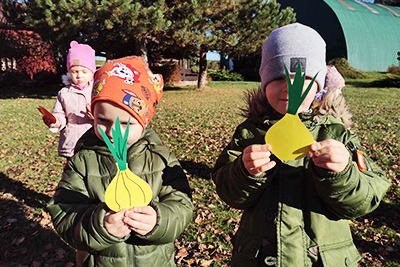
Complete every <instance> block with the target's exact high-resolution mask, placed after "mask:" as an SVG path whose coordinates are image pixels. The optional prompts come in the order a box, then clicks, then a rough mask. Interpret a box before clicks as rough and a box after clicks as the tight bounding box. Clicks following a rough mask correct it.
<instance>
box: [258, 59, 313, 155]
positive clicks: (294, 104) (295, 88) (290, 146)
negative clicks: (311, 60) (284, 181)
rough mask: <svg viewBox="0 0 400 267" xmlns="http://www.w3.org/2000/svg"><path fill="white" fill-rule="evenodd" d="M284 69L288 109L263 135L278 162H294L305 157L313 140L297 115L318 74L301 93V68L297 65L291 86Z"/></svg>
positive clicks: (288, 76)
mask: <svg viewBox="0 0 400 267" xmlns="http://www.w3.org/2000/svg"><path fill="white" fill-rule="evenodd" d="M283 66H284V68H285V74H286V81H287V84H288V107H287V111H286V114H285V116H283V118H282V119H280V120H279V121H278V122H276V123H275V124H274V125H272V127H271V128H269V130H268V131H267V134H266V135H265V143H266V144H268V145H270V146H271V152H272V153H274V154H275V156H277V157H278V158H279V159H280V160H295V159H301V158H303V157H305V156H307V154H308V152H309V151H310V146H311V145H312V144H313V143H314V138H313V137H312V135H311V133H310V132H309V131H308V129H307V128H306V127H305V126H304V124H303V123H302V122H301V120H300V118H299V116H298V115H297V110H298V109H299V107H300V105H301V103H303V100H304V99H305V98H306V96H307V94H308V92H309V91H310V89H311V86H312V84H313V83H314V81H315V78H316V77H317V75H318V73H317V74H316V75H315V76H314V78H313V79H312V81H311V83H310V84H309V85H308V87H307V89H306V90H305V92H304V93H302V92H303V86H304V81H305V78H306V77H305V74H303V75H302V74H301V66H300V64H298V65H297V69H296V73H295V75H294V81H293V84H291V82H290V75H289V72H288V70H287V68H286V65H285V64H283Z"/></svg>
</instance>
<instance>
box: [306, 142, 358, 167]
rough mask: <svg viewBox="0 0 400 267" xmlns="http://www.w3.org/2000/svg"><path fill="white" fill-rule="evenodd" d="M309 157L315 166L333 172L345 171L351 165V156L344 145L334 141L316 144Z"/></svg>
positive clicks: (313, 145) (312, 147)
mask: <svg viewBox="0 0 400 267" xmlns="http://www.w3.org/2000/svg"><path fill="white" fill-rule="evenodd" d="M308 155H309V156H310V158H312V160H313V161H314V164H315V165H317V166H318V167H321V168H325V169H328V170H331V171H333V172H341V171H343V170H344V169H345V168H346V166H347V164H349V156H350V154H349V151H348V150H347V149H346V147H345V146H344V144H343V143H341V142H339V141H336V140H334V139H327V140H323V141H321V142H315V143H314V144H312V145H311V151H310V152H308Z"/></svg>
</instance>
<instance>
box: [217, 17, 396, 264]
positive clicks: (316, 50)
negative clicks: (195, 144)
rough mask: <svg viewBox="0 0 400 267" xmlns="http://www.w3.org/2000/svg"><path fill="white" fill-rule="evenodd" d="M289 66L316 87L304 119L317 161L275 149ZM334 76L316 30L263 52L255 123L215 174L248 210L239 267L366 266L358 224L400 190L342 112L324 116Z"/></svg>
mask: <svg viewBox="0 0 400 267" xmlns="http://www.w3.org/2000/svg"><path fill="white" fill-rule="evenodd" d="M284 64H285V65H286V67H287V69H288V72H289V75H290V77H291V79H293V77H294V73H295V72H296V68H297V66H298V65H299V64H300V67H301V71H302V73H304V74H305V77H306V78H305V82H304V87H303V92H304V91H305V89H306V88H307V86H308V85H310V86H311V89H310V91H309V93H308V94H307V96H306V97H305V99H304V101H303V102H302V103H301V105H300V107H299V109H298V110H297V113H298V114H297V115H298V116H299V118H300V120H301V122H302V123H303V124H304V125H305V126H306V128H307V129H308V130H309V132H310V133H311V134H312V136H313V138H314V140H315V143H314V144H312V145H311V146H310V152H309V154H308V156H306V157H304V158H301V159H295V160H288V161H281V160H279V159H278V158H277V157H276V156H275V155H273V154H272V153H271V146H270V145H268V144H265V134H266V132H267V131H268V129H269V128H270V127H271V126H272V125H274V124H275V123H276V122H277V121H278V120H280V119H281V118H282V117H283V116H284V115H285V113H286V109H287V106H288V86H287V82H286V76H285V69H284ZM326 72H327V69H326V62H325V42H324V40H323V39H322V37H321V36H320V35H319V34H318V33H317V32H316V31H315V30H314V29H312V28H310V27H308V26H305V25H302V24H300V23H294V24H290V25H286V26H283V27H281V28H278V29H276V30H275V31H273V32H272V33H271V35H270V36H269V38H268V39H267V40H266V42H265V43H264V45H263V53H262V62H261V66H260V72H259V73H260V76H261V87H260V89H258V90H256V91H250V92H249V93H248V94H247V104H248V107H247V108H245V109H243V110H242V111H243V115H244V116H245V117H246V120H245V121H244V122H243V123H241V124H240V125H239V126H238V127H237V128H236V131H235V133H234V135H233V138H232V141H231V143H230V144H228V146H227V147H226V148H225V149H224V150H223V152H222V153H221V155H220V156H219V158H218V160H217V163H216V165H215V167H214V170H213V175H212V178H213V181H214V183H215V185H216V190H217V193H218V194H219V196H220V197H221V199H222V200H224V201H225V202H226V203H227V204H228V205H230V206H231V207H233V208H236V209H242V210H243V216H242V219H241V222H240V227H239V229H238V231H237V232H236V235H235V238H234V249H233V254H232V266H357V262H358V261H359V260H360V259H361V256H360V254H359V253H358V251H357V248H356V247H355V245H354V244H353V240H352V235H351V231H350V227H349V219H352V218H356V217H358V216H362V215H365V214H367V213H369V212H371V211H373V210H374V209H375V208H377V207H378V205H379V202H380V200H381V199H382V198H383V196H384V194H385V192H386V190H387V189H388V187H389V185H390V183H389V181H388V180H387V179H386V177H385V175H384V173H383V172H382V170H381V169H380V168H379V167H378V166H377V165H376V164H375V163H374V162H373V161H372V160H371V159H370V158H369V157H368V156H367V155H366V154H365V151H364V149H363V148H362V147H361V145H360V142H359V140H358V138H357V136H355V135H354V134H352V133H351V132H350V131H349V130H348V129H347V128H346V126H345V125H344V124H343V122H342V120H341V119H340V118H339V117H337V116H335V114H336V113H335V112H324V113H321V112H320V108H319V105H320V104H319V103H323V99H324V97H325V95H324V94H319V97H318V99H316V98H315V96H316V95H317V93H319V92H321V91H322V90H323V89H324V84H325V76H326ZM315 75H317V76H316V79H315V82H313V83H312V78H313V77H314V76H315ZM291 83H293V81H291ZM311 83H312V84H311ZM333 102H334V101H333ZM325 106H326V107H328V108H329V109H335V104H334V103H333V104H332V105H325ZM288 131H290V129H289V128H288ZM299 138H301V137H299Z"/></svg>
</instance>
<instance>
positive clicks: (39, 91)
mask: <svg viewBox="0 0 400 267" xmlns="http://www.w3.org/2000/svg"><path fill="white" fill-rule="evenodd" d="M61 88H63V85H62V84H47V85H34V86H33V85H26V86H23V85H15V86H4V87H1V86H0V99H12V98H34V99H48V98H53V97H56V96H57V93H58V91H60V90H61ZM193 90H196V86H168V87H164V91H193Z"/></svg>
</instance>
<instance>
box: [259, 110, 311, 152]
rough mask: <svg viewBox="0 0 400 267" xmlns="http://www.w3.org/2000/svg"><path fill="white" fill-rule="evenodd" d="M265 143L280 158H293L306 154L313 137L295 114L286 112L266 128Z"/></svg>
mask: <svg viewBox="0 0 400 267" xmlns="http://www.w3.org/2000/svg"><path fill="white" fill-rule="evenodd" d="M265 143H266V144H267V145H270V146H271V152H272V153H274V154H275V156H277V157H278V158H279V159H280V160H295V159H301V158H303V157H305V156H307V153H308V151H310V146H311V145H312V144H313V143H314V138H313V137H312V135H311V133H310V132H309V131H308V129H307V128H306V126H304V124H303V123H302V122H301V120H300V118H299V116H298V115H297V114H296V115H293V114H290V113H286V114H285V116H284V117H283V118H282V119H280V120H279V121H278V122H276V123H275V124H274V125H273V126H272V127H271V128H270V129H269V130H268V132H267V134H266V135H265Z"/></svg>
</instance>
